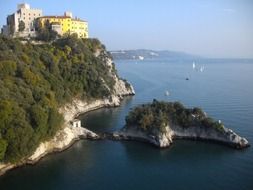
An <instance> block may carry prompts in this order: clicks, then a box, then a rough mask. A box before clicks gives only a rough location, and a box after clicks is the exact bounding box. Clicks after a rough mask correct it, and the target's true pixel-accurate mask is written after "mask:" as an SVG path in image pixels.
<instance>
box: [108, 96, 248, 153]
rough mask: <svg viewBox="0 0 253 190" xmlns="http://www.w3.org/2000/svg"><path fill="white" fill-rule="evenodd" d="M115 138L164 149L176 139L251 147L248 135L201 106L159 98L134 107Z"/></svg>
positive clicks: (114, 134) (235, 146)
mask: <svg viewBox="0 0 253 190" xmlns="http://www.w3.org/2000/svg"><path fill="white" fill-rule="evenodd" d="M112 138H114V139H118V140H121V139H125V140H139V141H145V142H149V143H152V144H154V145H156V146H158V147H161V148H162V147H169V146H170V145H171V144H172V143H173V140H174V139H199V140H208V141H215V142H219V143H222V144H226V145H229V146H232V147H234V148H237V149H242V148H245V147H248V146H249V143H248V141H247V140H246V139H245V138H242V137H240V136H239V135H237V134H236V133H235V132H233V131H232V130H231V129H228V128H226V127H224V125H223V124H222V123H221V121H215V120H214V119H212V118H210V117H208V116H207V114H206V113H205V112H203V111H202V110H201V109H200V108H193V109H191V108H185V107H184V106H183V105H182V104H181V103H179V102H163V101H157V100H153V102H152V103H150V104H145V105H141V106H137V107H135V108H134V109H133V110H131V111H130V113H129V114H128V116H126V125H125V127H124V128H122V129H121V130H120V131H117V132H114V133H113V135H112Z"/></svg>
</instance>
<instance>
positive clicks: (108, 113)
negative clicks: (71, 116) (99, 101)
mask: <svg viewBox="0 0 253 190" xmlns="http://www.w3.org/2000/svg"><path fill="white" fill-rule="evenodd" d="M133 99H134V97H133V96H127V97H125V98H124V99H123V100H122V102H121V105H120V106H119V107H115V108H102V109H98V110H95V111H92V112H88V113H86V114H83V115H80V116H79V117H78V118H79V119H80V120H81V121H82V126H84V127H85V128H87V129H89V130H92V131H94V132H96V133H103V132H112V131H115V130H117V129H120V128H122V127H123V125H124V123H123V122H122V121H124V120H125V119H124V118H125V115H126V113H127V112H128V110H129V109H130V107H132V102H133Z"/></svg>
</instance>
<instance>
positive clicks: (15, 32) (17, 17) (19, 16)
mask: <svg viewBox="0 0 253 190" xmlns="http://www.w3.org/2000/svg"><path fill="white" fill-rule="evenodd" d="M41 16H42V10H41V9H31V8H30V5H29V4H26V3H24V4H18V6H17V11H16V12H15V13H13V14H11V15H8V16H7V24H6V25H4V26H3V28H2V33H3V34H4V35H7V36H10V35H12V36H14V37H16V36H20V37H27V36H33V35H35V27H34V23H35V19H36V18H38V17H41ZM21 23H22V25H23V26H22V28H21Z"/></svg>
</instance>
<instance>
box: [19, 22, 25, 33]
mask: <svg viewBox="0 0 253 190" xmlns="http://www.w3.org/2000/svg"><path fill="white" fill-rule="evenodd" d="M24 30H25V23H24V21H23V20H21V21H20V22H19V23H18V31H19V32H23V31H24Z"/></svg>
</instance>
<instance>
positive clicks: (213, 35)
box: [0, 0, 253, 58]
mask: <svg viewBox="0 0 253 190" xmlns="http://www.w3.org/2000/svg"><path fill="white" fill-rule="evenodd" d="M18 3H29V4H30V5H31V7H32V8H40V9H42V10H43V14H44V15H63V13H64V11H72V13H73V15H74V16H77V17H79V18H81V19H84V20H87V21H88V22H89V35H90V37H95V38H98V39H100V40H101V41H102V43H104V44H105V45H106V47H107V48H108V49H109V50H122V49H153V50H171V51H182V52H186V53H190V54H195V55H200V56H205V57H213V58H253V1H252V0H26V1H23V0H0V25H1V26H2V25H3V24H5V23H6V16H7V15H8V14H11V13H14V12H15V11H16V6H17V4H18Z"/></svg>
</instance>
